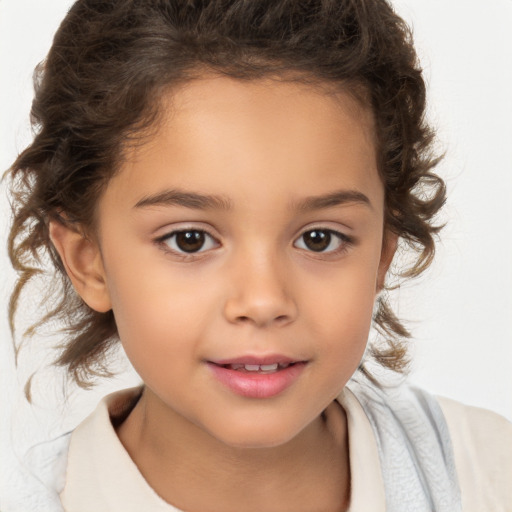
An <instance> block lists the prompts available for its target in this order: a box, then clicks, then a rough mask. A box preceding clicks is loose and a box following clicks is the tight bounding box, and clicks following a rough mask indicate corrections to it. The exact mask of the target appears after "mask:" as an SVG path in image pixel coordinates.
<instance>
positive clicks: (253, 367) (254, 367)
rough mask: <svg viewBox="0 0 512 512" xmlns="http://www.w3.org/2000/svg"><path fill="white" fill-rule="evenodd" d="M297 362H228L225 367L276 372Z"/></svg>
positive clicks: (246, 370) (259, 371)
mask: <svg viewBox="0 0 512 512" xmlns="http://www.w3.org/2000/svg"><path fill="white" fill-rule="evenodd" d="M293 364H295V363H273V364H227V365H222V366H223V367H224V368H228V369H230V370H236V371H242V372H244V371H245V372H258V373H274V372H277V371H279V370H284V369H285V368H288V367H289V366H290V365H293Z"/></svg>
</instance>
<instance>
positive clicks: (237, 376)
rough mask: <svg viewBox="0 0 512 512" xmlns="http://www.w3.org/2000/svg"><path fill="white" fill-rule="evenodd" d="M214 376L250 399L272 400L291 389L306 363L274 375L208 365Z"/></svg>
mask: <svg viewBox="0 0 512 512" xmlns="http://www.w3.org/2000/svg"><path fill="white" fill-rule="evenodd" d="M208 366H209V368H210V369H211V371H212V372H213V374H214V376H215V377H216V378H217V379H218V380H219V381H220V382H221V383H222V384H224V385H225V386H227V387H228V388H229V389H230V390H231V391H233V392H234V393H236V394H237V395H240V396H245V397H248V398H270V397H273V396H276V395H279V393H282V392H283V391H284V390H285V389H287V388H289V387H290V386H291V385H292V384H293V383H294V382H295V381H296V380H297V379H298V378H299V376H300V374H301V373H302V371H303V370H304V368H305V366H306V363H295V364H293V365H291V366H288V367H287V368H283V369H282V370H278V371H276V372H274V373H257V372H254V373H249V372H242V371H238V370H231V369H229V368H225V367H224V366H219V365H217V364H214V363H210V362H209V363H208Z"/></svg>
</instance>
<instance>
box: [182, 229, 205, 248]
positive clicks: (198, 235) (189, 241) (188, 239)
mask: <svg viewBox="0 0 512 512" xmlns="http://www.w3.org/2000/svg"><path fill="white" fill-rule="evenodd" d="M204 238H205V237H204V232H202V231H180V232H179V233H177V234H176V245H177V246H178V247H179V248H180V249H181V250H182V251H184V252H197V251H199V250H200V249H201V248H202V247H203V245H204Z"/></svg>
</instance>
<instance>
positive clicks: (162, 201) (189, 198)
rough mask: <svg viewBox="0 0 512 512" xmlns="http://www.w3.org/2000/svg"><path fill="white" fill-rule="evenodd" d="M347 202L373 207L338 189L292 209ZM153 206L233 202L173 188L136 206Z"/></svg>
mask: <svg viewBox="0 0 512 512" xmlns="http://www.w3.org/2000/svg"><path fill="white" fill-rule="evenodd" d="M347 203H356V204H364V205H367V206H369V207H370V208H372V204H371V202H370V200H369V199H368V197H367V196H366V195H364V194H363V193H362V192H359V191H357V190H338V191H335V192H330V193H328V194H323V195H320V196H312V197H306V198H305V199H301V200H300V201H298V202H294V203H292V205H291V206H292V209H296V210H299V211H312V210H322V209H327V208H332V207H335V206H340V205H344V204H347ZM151 206H182V207H184V208H191V209H195V210H230V209H232V207H233V205H232V202H231V201H230V200H229V199H228V198H226V197H223V196H217V195H205V194H199V193H197V192H185V191H182V190H177V189H171V190H165V191H163V192H159V193H157V194H153V195H149V196H145V197H143V198H142V199H140V200H139V201H138V202H137V203H136V204H135V208H147V207H151Z"/></svg>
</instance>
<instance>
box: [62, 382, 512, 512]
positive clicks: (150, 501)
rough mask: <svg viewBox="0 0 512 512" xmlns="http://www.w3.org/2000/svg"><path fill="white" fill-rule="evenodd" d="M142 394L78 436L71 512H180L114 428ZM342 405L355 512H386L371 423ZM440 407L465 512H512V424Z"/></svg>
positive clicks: (69, 487)
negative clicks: (155, 488) (149, 478)
mask: <svg viewBox="0 0 512 512" xmlns="http://www.w3.org/2000/svg"><path fill="white" fill-rule="evenodd" d="M138 393H140V389H132V390H125V391H121V392H118V393H114V394H112V395H109V396H108V397H106V398H104V399H103V400H102V401H101V402H100V404H99V405H98V407H97V409H96V410H95V411H94V412H93V413H92V414H91V415H90V416H89V417H88V418H87V419H86V420H85V421H84V422H83V423H81V424H80V426H79V427H78V428H77V429H76V430H75V431H74V432H73V434H72V436H71V442H70V447H69V455H68V466H67V473H66V486H65V488H64V490H63V492H62V493H61V495H60V496H61V500H62V504H63V506H64V509H65V510H66V512H92V511H95V512H96V511H97V512H107V511H108V512H116V511H119V512H121V511H122V512H141V511H148V512H180V511H179V510H178V509H177V508H175V507H173V506H172V505H170V504H168V503H167V502H165V501H164V500H163V499H161V498H160V497H159V496H158V495H157V494H156V493H155V492H154V491H153V489H152V488H151V487H150V486H149V484H148V483H147V482H146V481H145V480H144V478H143V476H142V475H141V474H140V472H139V471H138V469H137V466H136V465H135V464H134V462H133V461H132V460H131V458H130V456H129V455H128V453H127V452H126V450H125V449H124V447H123V445H122V444H121V442H120V441H119V438H118V437H117V434H116V432H115V430H114V428H113V426H112V423H111V420H110V416H118V415H120V414H122V411H123V410H125V409H126V408H127V407H130V404H131V403H133V400H134V398H135V397H136V396H137V395H138ZM338 401H339V402H340V404H341V405H342V407H343V408H344V409H345V411H346V413H347V420H348V433H349V457H350V471H351V504H350V508H349V511H350V512H381V511H382V512H385V494H384V484H383V480H382V476H381V468H380V462H379V453H378V448H377V443H376V440H375V436H374V434H373V431H372V427H371V425H370V422H369V421H368V418H367V417H366V414H365V413H364V411H363V409H362V407H361V405H360V404H359V402H358V400H357V399H356V398H355V396H354V395H353V394H352V393H351V392H350V391H349V390H348V389H345V390H344V391H343V393H342V394H341V395H340V396H339V397H338ZM439 403H440V405H441V408H442V410H443V413H444V415H445V417H446V420H447V423H448V428H449V431H450V435H451V437H452V443H453V448H454V454H455V464H456V468H457V473H458V478H459V484H460V487H461V492H462V502H463V510H464V512H512V424H511V423H509V422H507V421H506V420H505V419H503V418H502V417H500V416H498V415H496V414H494V413H492V412H489V411H485V410H482V409H478V408H474V407H467V406H464V405H462V404H459V403H457V402H454V401H451V400H448V399H439ZM91 489H93V490H94V492H91Z"/></svg>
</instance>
